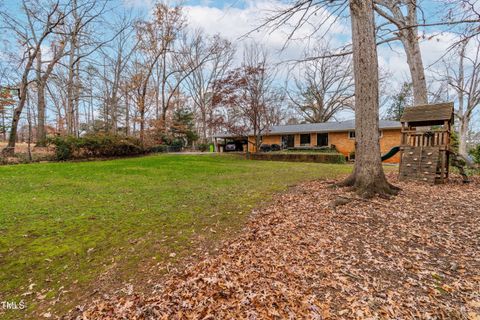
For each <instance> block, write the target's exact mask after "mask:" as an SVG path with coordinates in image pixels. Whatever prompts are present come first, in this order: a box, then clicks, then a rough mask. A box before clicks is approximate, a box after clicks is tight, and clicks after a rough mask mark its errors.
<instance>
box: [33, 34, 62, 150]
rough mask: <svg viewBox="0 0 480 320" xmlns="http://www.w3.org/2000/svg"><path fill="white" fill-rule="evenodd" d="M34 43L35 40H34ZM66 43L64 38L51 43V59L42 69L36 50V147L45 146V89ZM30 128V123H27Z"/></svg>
mask: <svg viewBox="0 0 480 320" xmlns="http://www.w3.org/2000/svg"><path fill="white" fill-rule="evenodd" d="M34 41H36V39H35V38H34ZM66 44H67V41H66V39H64V37H61V36H58V37H57V39H56V40H54V41H52V43H51V48H50V50H51V52H52V58H51V59H50V61H48V62H47V66H46V68H45V69H44V68H43V64H44V61H43V59H42V50H38V52H37V57H36V74H37V78H36V84H37V130H36V139H37V145H38V146H45V143H46V137H47V134H46V131H45V124H46V101H45V99H46V98H45V93H46V92H45V91H46V90H45V89H46V86H47V81H48V79H49V78H50V75H51V74H52V72H53V70H54V67H55V66H56V65H57V63H58V62H59V61H60V59H61V58H62V57H63V56H64V54H65V47H66ZM29 126H31V122H29Z"/></svg>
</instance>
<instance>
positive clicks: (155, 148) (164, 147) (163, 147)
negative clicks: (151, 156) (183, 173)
mask: <svg viewBox="0 0 480 320" xmlns="http://www.w3.org/2000/svg"><path fill="white" fill-rule="evenodd" d="M147 152H149V153H164V152H168V146H167V145H164V144H159V145H156V146H151V147H149V148H148V149H147Z"/></svg>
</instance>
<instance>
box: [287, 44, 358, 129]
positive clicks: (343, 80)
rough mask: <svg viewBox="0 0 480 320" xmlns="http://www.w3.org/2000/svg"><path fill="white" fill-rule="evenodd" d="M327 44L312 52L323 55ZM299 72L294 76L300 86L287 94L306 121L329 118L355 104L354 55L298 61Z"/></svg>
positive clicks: (325, 120)
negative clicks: (351, 57)
mask: <svg viewBox="0 0 480 320" xmlns="http://www.w3.org/2000/svg"><path fill="white" fill-rule="evenodd" d="M328 51H329V50H328V49H327V48H325V47H323V46H321V47H319V48H317V49H315V50H314V51H313V52H312V53H310V54H311V55H315V56H323V55H325V54H326V53H327V52H328ZM297 67H299V70H300V72H299V73H300V75H299V76H294V77H293V82H294V85H295V87H296V90H295V91H293V93H290V92H289V91H290V90H287V94H288V96H289V98H290V101H291V103H292V104H293V105H294V106H295V107H296V109H297V110H298V111H299V112H300V114H301V116H302V117H303V118H304V119H305V121H306V122H310V123H318V122H327V121H329V120H330V119H332V118H333V117H334V116H335V114H337V113H338V112H340V111H341V110H345V109H347V108H348V109H353V107H354V85H353V66H352V62H351V59H350V56H338V57H333V58H320V59H316V60H308V61H305V62H303V63H300V64H299V65H297Z"/></svg>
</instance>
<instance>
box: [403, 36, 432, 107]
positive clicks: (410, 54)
mask: <svg viewBox="0 0 480 320" xmlns="http://www.w3.org/2000/svg"><path fill="white" fill-rule="evenodd" d="M402 34H403V36H402V37H401V39H402V43H403V46H404V48H405V53H406V56H407V63H408V67H409V68H410V75H411V77H412V88H413V100H414V103H415V105H421V104H427V103H428V90H427V81H426V80H425V70H424V68H423V60H422V53H421V51H420V44H419V42H418V32H417V28H409V29H406V30H404V31H402Z"/></svg>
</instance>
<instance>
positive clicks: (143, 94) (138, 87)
mask: <svg viewBox="0 0 480 320" xmlns="http://www.w3.org/2000/svg"><path fill="white" fill-rule="evenodd" d="M184 25H185V20H184V17H183V15H182V11H181V7H174V8H170V7H168V6H167V5H166V4H163V3H158V4H157V5H156V6H155V11H154V18H153V20H152V21H150V22H148V21H142V22H139V23H138V24H137V37H138V40H139V50H140V51H141V53H142V54H141V56H140V57H139V58H137V59H139V60H138V62H137V63H136V69H137V71H136V73H135V75H134V77H133V79H132V80H133V84H134V87H135V91H136V92H135V98H136V104H137V108H138V112H139V116H140V119H139V123H140V140H141V141H142V143H143V142H144V135H145V121H146V119H145V115H146V111H147V106H146V98H147V93H148V90H149V88H150V80H151V78H152V74H153V71H154V68H155V66H156V65H157V63H159V62H160V64H161V68H162V72H161V75H160V76H161V79H162V81H161V88H160V90H161V92H162V98H163V99H162V104H163V106H164V107H163V110H165V111H164V114H166V110H167V107H166V104H167V99H165V98H164V97H165V96H166V95H167V93H166V92H167V90H168V87H167V85H168V83H167V80H168V78H169V72H168V71H167V61H168V55H169V54H170V53H171V52H172V50H173V48H172V46H173V43H174V42H175V41H176V40H177V39H178V37H179V33H180V31H181V30H182V29H183V28H184ZM172 91H173V90H172Z"/></svg>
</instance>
